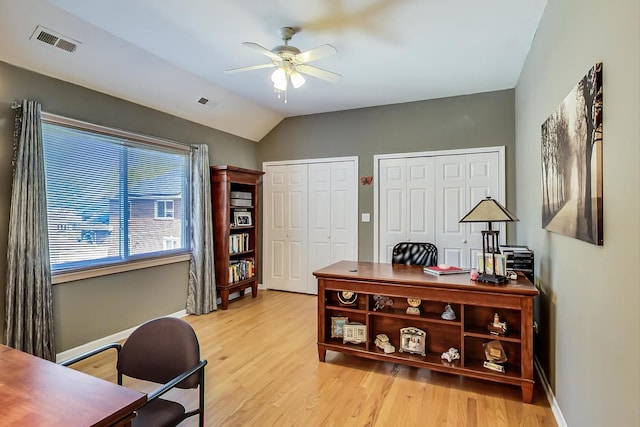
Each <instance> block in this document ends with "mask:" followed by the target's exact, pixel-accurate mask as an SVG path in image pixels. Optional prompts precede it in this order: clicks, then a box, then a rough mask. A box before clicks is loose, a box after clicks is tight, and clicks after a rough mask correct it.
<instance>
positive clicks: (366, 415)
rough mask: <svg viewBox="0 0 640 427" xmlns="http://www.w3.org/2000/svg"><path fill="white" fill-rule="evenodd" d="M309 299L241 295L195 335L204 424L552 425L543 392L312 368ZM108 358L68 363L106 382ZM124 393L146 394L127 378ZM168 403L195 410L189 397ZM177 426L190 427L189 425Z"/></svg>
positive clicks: (417, 373) (359, 367)
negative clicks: (528, 397)
mask: <svg viewBox="0 0 640 427" xmlns="http://www.w3.org/2000/svg"><path fill="white" fill-rule="evenodd" d="M316 307H317V306H316V296H313V295H301V294H293V293H287V292H278V291H260V292H259V295H258V298H256V299H252V298H251V297H250V294H249V295H247V296H245V297H243V298H241V299H239V300H237V301H233V302H231V303H230V304H229V309H228V310H226V311H222V310H218V311H216V312H213V313H211V314H208V315H204V316H188V317H186V318H185V319H186V320H187V321H188V322H189V323H190V324H191V325H192V326H193V328H194V329H195V331H196V333H197V335H198V338H199V340H200V345H201V353H202V357H203V358H205V359H207V360H208V362H209V364H208V365H207V367H206V386H205V390H206V414H205V418H206V425H207V426H305V427H312V426H385V427H387V426H403V427H404V426H428V427H430V426H469V427H484V426H487V427H489V426H490V427H500V426H504V427H514V426H523V427H529V426H556V425H557V424H556V422H555V420H554V417H553V414H552V412H551V409H550V408H549V404H548V402H547V400H546V398H545V396H544V392H543V390H542V387H541V386H540V385H539V384H536V386H535V392H534V399H533V403H532V404H526V403H522V401H521V393H520V388H519V387H514V386H508V385H501V384H494V383H490V382H485V381H479V380H474V379H469V378H461V377H458V376H456V375H450V374H443V373H437V372H431V371H429V370H426V369H417V368H410V367H406V366H402V365H394V364H391V363H382V362H376V361H372V360H367V359H361V358H358V357H353V356H345V355H342V354H339V353H335V352H331V351H329V352H327V358H326V362H324V363H322V362H319V361H318V353H317V349H316V340H317V337H316V335H317V328H316V310H317V308H316ZM114 360H115V357H114V356H113V355H112V354H111V355H108V356H99V357H95V358H93V359H92V360H90V361H87V362H83V363H81V364H78V365H76V368H77V369H80V370H82V371H84V372H87V373H89V374H92V375H95V376H98V377H102V378H105V379H107V380H110V381H114V380H115V371H114ZM125 385H127V386H129V387H132V388H138V389H140V388H141V387H142V388H145V389H146V390H150V389H152V388H150V387H149V386H148V385H144V384H140V383H139V382H138V381H134V380H129V381H126V382H125ZM173 397H175V398H178V399H180V400H181V401H182V402H183V403H185V404H187V405H191V406H193V405H195V402H196V400H195V395H194V393H193V391H180V392H178V393H174V394H173ZM183 425H184V426H195V425H197V422H196V420H195V419H192V420H187V421H185V422H184V423H183Z"/></svg>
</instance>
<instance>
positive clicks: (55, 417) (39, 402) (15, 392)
mask: <svg viewBox="0 0 640 427" xmlns="http://www.w3.org/2000/svg"><path fill="white" fill-rule="evenodd" d="M146 402H147V398H146V395H145V394H143V393H139V392H137V391H134V390H130V389H127V388H124V387H121V386H119V385H117V384H113V383H110V382H108V381H104V380H101V379H99V378H95V377H92V376H90V375H87V374H84V373H82V372H78V371H76V370H73V369H71V368H66V367H64V366H60V365H57V364H55V363H53V362H49V361H46V360H44V359H40V358H38V357H35V356H32V355H30V354H27V353H24V352H22V351H18V350H15V349H13V348H10V347H7V346H5V345H1V344H0V408H2V409H0V424H2V425H11V426H47V427H49V426H82V427H87V426H118V427H121V426H122V427H125V426H130V425H131V420H132V419H133V418H134V417H135V411H136V410H137V409H139V408H140V407H142V406H143V405H144V404H145V403H146Z"/></svg>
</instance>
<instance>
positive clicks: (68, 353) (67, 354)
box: [56, 283, 267, 362]
mask: <svg viewBox="0 0 640 427" xmlns="http://www.w3.org/2000/svg"><path fill="white" fill-rule="evenodd" d="M258 289H262V290H266V289H267V287H266V286H265V285H263V284H262V283H259V284H258ZM247 290H248V291H249V293H250V292H251V287H248V288H247V289H245V292H247ZM239 296H240V292H234V293H232V294H231V295H229V300H231V301H232V300H234V299H236V298H238V297H239ZM217 303H218V305H220V304H222V303H221V302H220V298H217ZM186 315H187V311H186V310H180V311H177V312H175V313H173V314H168V315H167V316H168V317H185V316H186ZM138 326H140V325H137V326H134V327H132V328H129V329H127V330H125V331H120V332H117V333H115V334H112V335H109V336H106V337H103V338H100V339H97V340H95V341H91V342H88V343H86V344H83V345H80V346H78V347H74V348H71V349H69V350H65V351H63V352H62V353H58V354H56V362H60V361H62V360H67V359H70V358H72V357H75V356H77V355H79V354H82V353H86V352H87V351H89V350H93V349H94V348H97V347H100V346H101V345H105V344H109V343H112V342H115V341H120V340H123V339H125V338H127V337H128V336H129V335H131V332H133V331H134V330H136V328H137V327H138Z"/></svg>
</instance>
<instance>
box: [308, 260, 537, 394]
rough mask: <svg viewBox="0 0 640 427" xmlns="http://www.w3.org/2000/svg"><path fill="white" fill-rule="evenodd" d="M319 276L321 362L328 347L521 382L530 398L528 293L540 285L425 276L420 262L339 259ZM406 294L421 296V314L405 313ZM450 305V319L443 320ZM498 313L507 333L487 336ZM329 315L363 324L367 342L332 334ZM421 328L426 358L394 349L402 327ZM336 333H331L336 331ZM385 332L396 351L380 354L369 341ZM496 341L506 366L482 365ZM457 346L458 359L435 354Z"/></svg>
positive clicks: (530, 304) (459, 276)
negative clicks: (343, 298) (346, 296)
mask: <svg viewBox="0 0 640 427" xmlns="http://www.w3.org/2000/svg"><path fill="white" fill-rule="evenodd" d="M313 274H314V275H315V276H316V277H317V279H318V357H319V359H320V361H322V362H324V360H325V356H326V351H327V350H333V351H338V352H341V353H345V354H351V355H355V356H360V357H366V358H369V359H375V360H380V361H384V362H391V363H400V364H405V365H409V366H414V367H418V368H427V369H431V370H434V371H440V372H448V373H452V374H457V375H463V376H467V377H472V378H478V379H483V380H489V381H495V382H499V383H504V384H511V385H516V386H520V387H521V388H522V400H523V401H525V402H527V403H531V400H532V398H533V384H534V381H533V298H534V297H535V296H536V295H538V293H539V292H538V290H537V289H536V288H535V287H534V286H533V285H532V284H531V282H529V280H528V279H527V278H526V277H524V276H522V275H519V276H518V279H517V280H511V281H509V282H508V283H506V284H502V285H492V284H486V283H480V282H473V281H471V280H470V279H469V274H466V273H465V274H451V275H441V276H436V275H431V274H427V273H424V272H423V271H422V266H413V265H400V264H379V263H372V262H359V261H340V262H338V263H335V264H332V265H330V266H328V267H325V268H323V269H321V270H318V271H315V272H314V273H313ZM339 291H351V292H355V293H357V300H356V302H355V303H354V304H352V305H344V304H342V303H341V302H340V301H339V299H338V295H337V294H338V292H339ZM374 295H383V296H387V297H390V298H391V299H392V300H393V302H394V304H393V306H391V307H387V308H385V309H382V310H375V309H374V308H375V300H374ZM407 298H419V299H421V300H422V302H421V304H420V307H419V308H420V314H407V313H406V309H407V307H408V303H407ZM446 304H450V305H451V307H452V308H453V310H454V312H455V313H456V319H454V320H445V319H442V318H441V314H442V312H443V311H444V308H445V305H446ZM495 313H497V314H498V315H499V317H500V320H501V321H505V322H506V323H507V333H506V334H505V335H500V336H498V335H493V334H491V333H490V332H489V331H488V329H487V326H488V324H489V323H492V322H493V319H494V314H495ZM332 317H348V319H349V320H348V321H349V322H357V323H362V324H365V325H366V331H367V332H366V341H365V342H364V343H360V344H354V343H344V342H343V339H342V338H336V337H332V321H331V318H332ZM405 327H415V328H418V329H421V330H423V331H426V333H427V337H426V338H427V343H426V356H422V355H420V354H414V353H410V352H407V351H404V352H400V351H399V350H400V348H401V343H400V328H405ZM334 332H335V331H334ZM378 334H386V335H387V336H388V337H389V339H390V342H391V343H392V344H393V345H394V346H395V348H396V351H395V353H390V354H385V353H384V352H383V351H382V350H381V349H379V348H378V347H377V346H376V345H375V344H374V341H375V338H376V336H377V335H378ZM492 340H498V341H499V342H500V344H501V345H502V347H503V348H504V350H505V353H506V355H507V357H508V361H507V363H506V365H505V366H506V371H505V372H504V373H501V372H497V371H493V370H490V369H488V368H485V367H484V366H483V362H484V361H485V360H486V357H485V352H484V346H483V344H485V343H487V342H489V341H492ZM451 347H455V348H456V349H458V350H459V352H460V359H459V360H454V361H452V362H447V361H446V360H443V359H441V354H442V353H443V352H446V351H447V350H448V349H449V348H451Z"/></svg>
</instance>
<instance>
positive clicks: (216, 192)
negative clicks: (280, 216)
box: [210, 165, 264, 310]
mask: <svg viewBox="0 0 640 427" xmlns="http://www.w3.org/2000/svg"><path fill="white" fill-rule="evenodd" d="M210 172H211V203H212V208H213V212H212V216H213V241H214V251H215V271H216V289H217V291H218V296H220V299H221V301H222V304H221V305H222V309H223V310H226V309H227V308H228V307H229V294H230V293H232V292H240V294H241V295H244V291H245V289H246V288H249V287H250V288H251V295H252V297H253V298H255V297H257V296H258V271H259V265H260V256H259V255H260V254H259V250H258V238H259V235H260V234H259V225H260V221H259V219H260V218H259V215H260V203H259V192H258V185H259V183H260V177H261V176H262V175H263V174H264V172H261V171H257V170H251V169H244V168H239V167H235V166H228V165H223V166H212V167H211V171H210Z"/></svg>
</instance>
